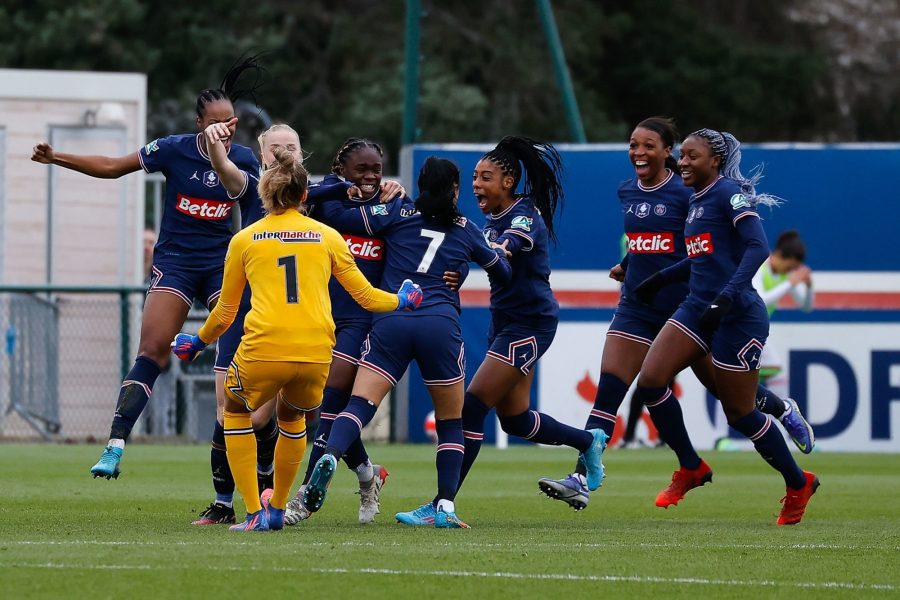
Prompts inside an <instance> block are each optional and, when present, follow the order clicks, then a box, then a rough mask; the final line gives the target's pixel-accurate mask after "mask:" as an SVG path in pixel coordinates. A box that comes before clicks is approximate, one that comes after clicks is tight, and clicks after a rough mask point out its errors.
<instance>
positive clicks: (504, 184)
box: [397, 136, 607, 525]
mask: <svg viewBox="0 0 900 600" xmlns="http://www.w3.org/2000/svg"><path fill="white" fill-rule="evenodd" d="M560 174H561V163H560V157H559V153H558V152H557V151H556V148H554V147H553V146H552V145H550V144H543V143H540V142H536V141H534V140H531V139H528V138H525V137H519V136H507V137H505V138H503V139H502V140H500V143H499V144H497V146H496V147H495V148H494V149H493V150H491V151H490V152H488V153H487V154H485V155H484V156H483V157H482V158H481V160H479V161H478V164H477V165H476V166H475V173H474V175H473V179H472V189H473V191H474V193H475V198H476V200H477V201H478V208H479V209H481V211H482V212H483V213H484V214H486V215H487V222H486V223H485V226H484V228H483V232H482V233H483V235H484V236H485V238H486V239H487V240H488V241H490V242H492V243H493V244H494V245H495V246H499V247H502V248H504V249H505V250H506V251H507V252H508V253H509V254H510V256H511V257H510V265H511V266H512V281H511V282H510V283H509V284H507V285H501V284H500V283H499V282H496V281H492V282H491V307H490V308H491V328H490V332H489V334H488V345H489V347H488V352H487V356H486V357H485V359H484V362H482V363H481V366H480V367H479V368H478V371H477V372H476V373H475V377H474V378H473V379H472V382H471V383H470V384H469V387H468V389H467V390H466V393H465V401H464V406H463V434H464V437H465V455H464V458H463V465H462V470H461V473H460V485H462V481H463V480H464V479H465V477H466V475H467V473H468V471H469V469H470V468H471V467H472V463H474V462H475V459H476V457H477V456H478V452H479V450H480V449H481V442H482V439H483V437H484V420H485V418H486V417H487V415H488V413H489V412H490V410H491V409H492V408H496V409H497V415H498V416H499V419H500V425H501V427H503V430H504V431H506V432H507V433H508V434H510V435H515V436H518V437H521V438H523V439H526V440H528V441H530V442H534V443H538V444H552V445H556V446H559V445H566V446H571V447H573V448H575V449H577V450H578V451H579V452H580V453H581V456H582V457H583V459H584V462H585V465H586V467H587V473H588V476H587V483H588V486H589V487H590V489H591V490H595V489H597V488H598V487H599V486H600V484H601V483H602V481H603V465H602V462H601V457H602V453H603V449H604V448H605V447H606V441H607V435H606V434H605V433H604V432H603V431H602V430H599V429H593V430H591V431H585V430H583V429H576V428H574V427H569V426H568V425H564V424H562V423H559V422H557V421H556V420H555V419H553V418H552V417H550V416H549V415H546V414H544V413H540V412H538V411H534V410H530V409H529V406H530V397H531V383H532V381H534V370H533V367H534V364H535V362H537V360H538V359H539V358H540V357H541V356H542V355H543V354H544V353H545V352H546V351H547V348H549V347H550V343H551V342H552V341H553V338H554V336H555V335H556V327H557V324H558V322H559V305H558V304H557V302H556V300H555V299H554V298H553V293H552V291H551V289H550V256H549V254H550V251H549V242H550V240H551V239H555V237H554V228H553V215H554V213H555V212H556V209H557V208H558V207H559V205H560V204H561V202H562V200H563V190H562V185H561V182H560ZM523 178H524V182H525V184H524V190H523V191H524V194H522V195H518V194H516V189H517V186H518V185H519V182H520V181H521V180H522V179H523ZM434 510H435V507H434V505H433V503H425V504H423V505H422V506H420V507H419V508H417V509H415V510H412V511H409V512H403V513H398V514H397V519H398V520H399V521H401V522H403V523H406V524H408V525H427V524H429V522H431V521H432V520H433V519H434Z"/></svg>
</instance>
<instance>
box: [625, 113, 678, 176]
mask: <svg viewBox="0 0 900 600" xmlns="http://www.w3.org/2000/svg"><path fill="white" fill-rule="evenodd" d="M638 127H640V128H641V129H648V130H650V131H652V132H654V133H656V134H657V135H658V136H659V138H660V139H661V140H662V142H663V146H664V147H665V148H671V149H672V151H671V153H670V154H669V156H667V157H666V168H667V169H669V170H670V171H672V172H673V173H678V172H679V171H680V170H679V168H678V160H677V159H676V158H675V140H677V139H679V138H680V137H681V136H680V135H679V134H678V130H677V129H676V128H675V120H674V119H672V118H670V117H647V118H646V119H644V120H643V121H641V122H640V123H638V124H637V125H636V126H635V129H637V128H638Z"/></svg>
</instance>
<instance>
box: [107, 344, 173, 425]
mask: <svg viewBox="0 0 900 600" xmlns="http://www.w3.org/2000/svg"><path fill="white" fill-rule="evenodd" d="M161 370H162V369H161V368H160V366H159V365H158V364H156V361H154V360H153V359H150V358H147V357H146V356H138V357H137V359H135V361H134V365H133V366H132V367H131V370H130V371H128V375H126V376H125V380H124V381H123V382H122V387H121V389H119V399H118V400H117V401H116V414H115V415H113V421H112V427H110V430H109V438H110V439H122V440H127V439H128V436H129V435H131V430H132V429H134V423H135V421H137V420H138V417H140V416H141V413H142V412H144V407H145V406H147V401H148V400H150V391H151V390H152V389H153V384H154V383H156V378H157V377H159V372H160V371H161Z"/></svg>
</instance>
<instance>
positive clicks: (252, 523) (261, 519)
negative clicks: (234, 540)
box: [228, 508, 269, 531]
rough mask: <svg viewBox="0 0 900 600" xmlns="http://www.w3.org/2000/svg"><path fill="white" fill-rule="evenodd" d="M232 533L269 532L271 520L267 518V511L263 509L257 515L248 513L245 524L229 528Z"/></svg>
mask: <svg viewBox="0 0 900 600" xmlns="http://www.w3.org/2000/svg"><path fill="white" fill-rule="evenodd" d="M228 529H230V530H231V531H269V520H268V519H267V518H266V509H264V508H262V509H260V510H258V511H256V512H255V513H247V518H246V519H244V522H243V523H238V524H237V525H232V526H231V527H229V528H228Z"/></svg>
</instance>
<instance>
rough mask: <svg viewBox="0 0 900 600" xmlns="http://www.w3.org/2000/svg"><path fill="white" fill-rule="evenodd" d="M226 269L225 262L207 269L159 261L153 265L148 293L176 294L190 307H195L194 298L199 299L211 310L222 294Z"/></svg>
mask: <svg viewBox="0 0 900 600" xmlns="http://www.w3.org/2000/svg"><path fill="white" fill-rule="evenodd" d="M224 269H225V262H224V261H223V262H221V263H217V264H215V265H210V266H206V267H185V266H184V265H177V264H174V263H171V262H164V261H157V262H154V263H153V277H152V278H151V279H150V289H149V290H148V291H147V293H148V294H150V293H153V292H165V293H167V294H175V295H176V296H178V297H179V298H181V299H182V300H184V302H185V303H186V304H187V305H188V306H193V304H194V298H197V299H198V300H200V301H202V302H203V303H204V305H205V306H206V307H207V308H209V306H210V304H212V303H213V302H215V301H216V300H218V298H219V294H220V293H221V292H222V273H223V272H224Z"/></svg>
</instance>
